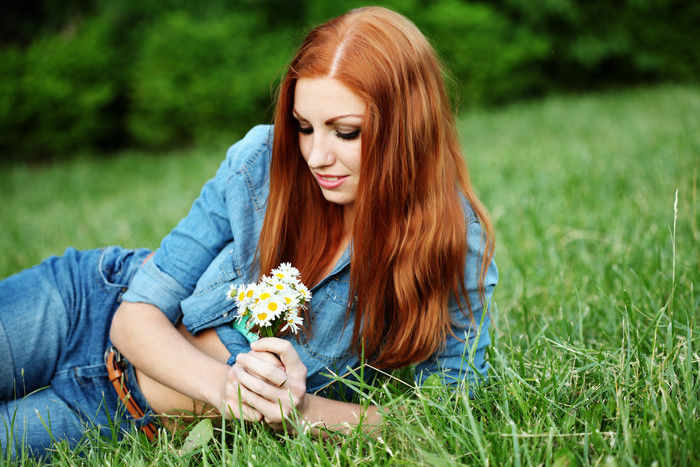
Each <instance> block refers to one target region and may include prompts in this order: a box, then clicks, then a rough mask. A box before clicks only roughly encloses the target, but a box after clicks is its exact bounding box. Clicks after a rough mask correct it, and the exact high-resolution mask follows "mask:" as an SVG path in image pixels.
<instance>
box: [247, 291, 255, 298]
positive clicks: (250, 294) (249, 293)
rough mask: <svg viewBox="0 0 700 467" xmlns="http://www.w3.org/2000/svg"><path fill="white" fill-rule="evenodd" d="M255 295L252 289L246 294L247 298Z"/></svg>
mask: <svg viewBox="0 0 700 467" xmlns="http://www.w3.org/2000/svg"><path fill="white" fill-rule="evenodd" d="M254 293H255V291H254V290H252V289H251V290H249V291H248V293H247V294H246V296H248V297H252V296H253V294H254Z"/></svg>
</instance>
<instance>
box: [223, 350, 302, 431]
mask: <svg viewBox="0 0 700 467" xmlns="http://www.w3.org/2000/svg"><path fill="white" fill-rule="evenodd" d="M250 347H251V349H253V352H250V353H247V354H239V355H238V356H237V357H236V364H235V365H234V366H233V372H234V375H235V376H236V378H237V380H238V382H239V383H240V384H241V386H242V387H241V399H242V400H243V401H245V403H246V404H248V405H249V406H250V407H251V408H253V409H255V410H257V411H258V412H260V413H261V414H262V416H263V419H264V421H265V422H266V423H268V424H270V425H272V426H273V427H277V426H278V425H280V424H281V423H282V422H283V421H284V420H285V419H287V418H289V416H290V414H291V413H292V411H293V410H294V409H296V410H297V411H299V412H300V413H302V414H303V413H304V411H305V409H306V401H307V399H306V397H305V396H306V373H307V370H306V367H305V366H304V364H303V363H302V362H301V360H300V359H299V355H298V354H297V352H296V350H294V347H292V344H290V343H289V342H288V341H286V340H284V339H278V338H275V337H268V338H264V339H260V340H258V341H255V342H253V343H251V345H250ZM261 354H267V355H265V357H263V358H262V359H261V358H260V355H261ZM269 354H276V355H278V356H279V365H278V364H275V363H274V362H273V361H272V360H271V359H270V358H269Z"/></svg>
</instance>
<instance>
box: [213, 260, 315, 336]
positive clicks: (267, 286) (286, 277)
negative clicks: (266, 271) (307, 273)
mask: <svg viewBox="0 0 700 467" xmlns="http://www.w3.org/2000/svg"><path fill="white" fill-rule="evenodd" d="M226 300H235V301H236V304H237V306H238V312H237V315H238V319H236V321H235V322H234V325H233V327H234V328H236V329H238V330H239V331H241V332H242V333H243V335H244V336H246V338H247V339H248V340H249V341H251V342H252V341H254V340H258V339H259V338H260V337H275V336H277V335H279V334H280V333H284V332H286V331H287V330H289V331H291V332H293V333H294V334H296V333H297V331H299V326H301V325H302V324H303V322H304V319H303V318H302V317H301V314H300V311H301V310H302V309H305V308H306V303H307V302H308V301H309V300H311V292H310V291H309V289H307V288H306V286H305V285H304V284H303V283H302V282H301V281H300V280H299V271H298V270H297V268H295V267H293V266H292V265H291V264H289V263H282V264H280V265H279V266H278V267H277V268H275V269H273V270H272V271H271V272H270V275H269V276H263V277H262V279H260V282H258V283H257V284H247V285H239V286H238V287H236V286H235V285H233V284H231V287H230V289H229V290H228V291H227V292H226Z"/></svg>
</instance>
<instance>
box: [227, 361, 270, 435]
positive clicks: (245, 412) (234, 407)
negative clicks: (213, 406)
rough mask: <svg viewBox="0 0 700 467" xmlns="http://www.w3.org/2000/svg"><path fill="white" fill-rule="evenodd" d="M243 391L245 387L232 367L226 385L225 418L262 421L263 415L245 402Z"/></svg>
mask: <svg viewBox="0 0 700 467" xmlns="http://www.w3.org/2000/svg"><path fill="white" fill-rule="evenodd" d="M243 391H245V388H243V387H242V385H241V384H239V382H238V380H237V378H236V375H235V372H234V371H233V368H231V370H230V371H229V373H228V378H227V380H226V383H225V386H224V400H223V401H222V407H221V414H222V415H223V417H224V418H236V419H243V420H245V421H249V422H259V421H261V420H262V419H263V415H262V414H261V413H260V411H258V410H256V409H254V408H253V407H251V406H250V405H249V404H247V403H246V402H245V400H244V399H243V398H242V392H243Z"/></svg>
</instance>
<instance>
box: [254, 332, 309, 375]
mask: <svg viewBox="0 0 700 467" xmlns="http://www.w3.org/2000/svg"><path fill="white" fill-rule="evenodd" d="M250 348H251V349H253V350H254V351H256V352H271V353H274V354H277V355H279V357H280V360H281V361H282V364H283V365H284V366H285V368H286V369H287V373H289V372H290V371H298V370H300V369H301V368H303V370H304V372H306V367H305V366H304V364H303V363H302V362H301V359H300V358H299V354H297V351H296V350H294V347H293V346H292V344H291V343H290V342H289V341H286V340H284V339H279V338H276V337H266V338H263V339H260V340H257V341H255V342H251V344H250Z"/></svg>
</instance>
